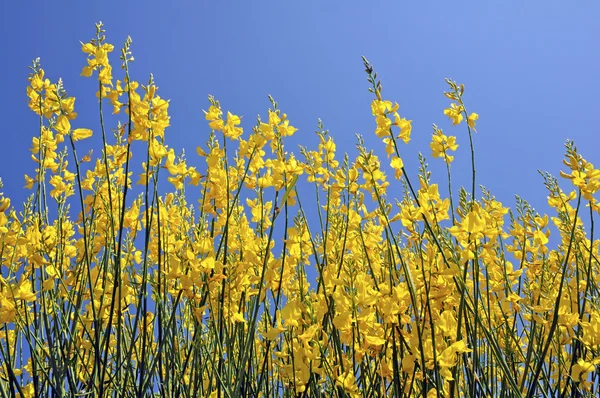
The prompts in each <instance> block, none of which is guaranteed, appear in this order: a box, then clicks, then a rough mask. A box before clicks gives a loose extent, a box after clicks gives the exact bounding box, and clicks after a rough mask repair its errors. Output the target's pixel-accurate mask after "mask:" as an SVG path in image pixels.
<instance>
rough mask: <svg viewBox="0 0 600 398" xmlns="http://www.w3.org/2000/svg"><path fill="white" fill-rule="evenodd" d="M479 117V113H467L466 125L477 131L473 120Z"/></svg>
mask: <svg viewBox="0 0 600 398" xmlns="http://www.w3.org/2000/svg"><path fill="white" fill-rule="evenodd" d="M477 119H479V115H478V114H476V113H475V112H473V113H471V114H470V115H469V117H467V125H468V126H469V127H471V128H472V129H473V131H477V130H475V120H477Z"/></svg>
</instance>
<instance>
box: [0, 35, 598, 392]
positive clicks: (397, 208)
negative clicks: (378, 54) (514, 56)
mask: <svg viewBox="0 0 600 398" xmlns="http://www.w3.org/2000/svg"><path fill="white" fill-rule="evenodd" d="M82 50H83V52H84V53H85V54H86V56H87V60H86V62H85V66H84V67H83V70H82V72H81V75H82V76H84V77H88V78H91V79H96V80H97V92H96V96H97V98H98V112H99V116H100V123H99V126H98V127H96V128H94V129H90V128H88V126H79V124H78V122H77V114H76V112H75V107H74V105H75V98H73V97H69V95H68V94H67V89H66V88H65V87H64V85H63V83H62V81H60V80H59V81H57V82H51V81H50V80H49V79H48V78H46V77H45V73H44V70H43V69H42V67H41V65H40V62H39V61H38V60H36V61H34V62H33V65H32V66H31V73H30V75H29V86H28V87H27V96H28V98H29V107H30V108H31V110H32V111H33V113H35V114H36V115H37V117H38V118H39V131H38V132H37V134H36V136H35V137H34V138H33V140H32V147H31V153H32V154H31V157H32V160H33V162H35V171H34V172H30V173H29V174H30V175H26V176H25V182H26V188H27V189H29V190H31V192H32V193H31V196H30V197H29V199H28V200H27V201H26V202H25V203H24V204H23V207H22V211H19V212H18V213H17V211H16V210H15V209H14V207H12V206H11V202H10V199H9V197H7V196H4V194H2V196H1V197H0V242H1V260H2V274H1V278H0V282H1V283H0V321H1V328H0V394H1V395H2V396H3V397H34V396H48V397H50V396H52V397H64V396H99V397H104V396H114V397H116V396H126V397H142V396H144V397H146V396H153V395H157V396H172V397H176V396H177V397H320V396H335V397H384V396H386V397H387V396H390V397H427V398H432V397H527V398H531V397H540V396H546V397H549V396H550V397H559V396H560V397H563V396H570V397H596V396H598V394H600V384H599V376H600V375H599V373H598V371H597V368H598V364H599V363H600V308H599V303H600V301H599V290H598V289H599V280H598V271H599V269H598V267H599V260H598V245H599V241H598V240H597V239H596V240H595V239H594V234H593V231H594V229H593V227H594V222H595V219H594V216H595V214H597V213H598V212H599V211H600V210H599V206H598V202H597V199H596V197H595V195H596V193H597V191H598V190H599V189H600V170H598V169H596V168H594V166H593V165H592V164H591V163H589V162H587V161H586V160H585V159H584V158H583V157H582V156H581V155H580V154H579V152H578V151H577V148H576V147H575V145H574V143H573V142H570V141H567V143H566V152H565V153H566V154H565V159H564V165H565V167H566V169H565V171H563V172H561V177H562V178H563V179H564V180H566V181H564V183H565V184H566V186H567V188H566V190H563V188H561V187H560V186H559V182H558V179H557V178H555V177H553V176H551V175H549V174H543V175H542V176H543V180H544V183H545V185H546V188H547V190H548V204H549V205H550V206H551V208H552V209H553V211H554V215H552V216H547V215H540V214H538V213H536V212H535V211H534V210H533V209H532V207H531V206H530V205H529V204H528V203H527V202H526V201H524V200H522V199H520V198H517V202H516V206H515V208H514V209H512V210H510V209H508V208H506V207H504V206H503V205H502V204H501V203H499V202H498V201H497V200H495V198H494V196H492V194H491V193H490V192H489V191H488V190H486V189H485V188H483V187H481V188H478V187H477V186H476V178H475V177H476V168H475V151H474V149H473V132H475V128H476V123H477V120H478V115H477V113H474V112H471V113H469V112H468V111H467V105H466V104H465V102H464V92H465V87H464V85H462V84H458V83H456V82H454V81H452V80H447V81H446V82H447V84H448V91H447V92H445V93H444V95H445V96H446V97H447V99H448V101H449V105H448V108H447V109H445V110H444V114H445V115H446V116H447V117H448V118H449V119H450V120H451V121H452V124H453V125H455V126H457V131H460V130H459V128H460V129H462V131H463V134H462V138H457V137H456V136H453V135H448V134H447V133H445V132H443V131H442V130H441V129H440V128H439V127H437V126H435V125H434V126H433V134H432V137H431V144H430V147H431V148H430V149H431V155H432V156H433V157H434V158H438V159H439V161H440V162H443V163H445V166H446V170H447V175H446V176H442V178H441V180H442V181H444V180H445V183H444V184H447V188H448V190H447V191H448V192H449V195H448V197H443V196H442V195H440V188H439V186H438V184H437V183H434V182H433V180H432V176H431V173H430V172H429V171H428V169H427V163H426V160H425V158H424V157H420V164H421V167H420V169H419V170H416V171H415V170H407V168H406V167H405V165H404V163H403V160H402V156H401V153H403V151H404V150H403V149H401V147H402V146H403V145H405V144H408V143H409V141H410V138H411V121H410V120H407V119H406V118H404V117H402V116H400V114H399V106H398V104H396V103H393V102H392V101H390V100H388V99H385V97H384V96H383V92H382V85H381V82H380V81H379V80H378V77H377V74H376V73H375V71H374V68H373V66H372V65H371V64H370V63H369V62H368V61H367V59H365V58H363V62H364V66H365V70H366V74H367V77H368V82H369V85H370V89H369V90H370V92H371V93H372V95H373V100H372V103H371V113H372V115H373V117H374V120H375V131H374V134H375V135H377V137H379V138H380V139H381V140H382V142H383V144H384V147H385V154H384V155H383V156H378V155H376V154H375V153H374V152H373V151H372V150H369V149H368V148H366V146H365V144H364V141H363V139H362V137H360V136H357V155H356V157H355V158H354V159H351V158H349V156H348V155H346V156H344V157H342V158H340V157H339V156H338V155H337V154H336V144H335V141H334V139H333V137H332V136H330V135H329V133H328V131H327V130H325V129H324V126H323V124H322V123H321V122H319V125H318V131H317V133H316V134H317V135H318V139H319V144H318V147H317V148H316V149H310V148H304V147H301V148H300V150H299V151H298V152H297V154H294V153H293V152H288V151H287V150H286V149H285V140H286V137H289V136H292V135H293V134H294V133H295V131H296V128H294V127H293V125H292V124H291V122H290V120H289V119H288V116H287V115H286V114H285V113H283V112H282V111H281V110H280V109H279V107H278V104H277V102H276V101H275V100H274V99H273V98H271V97H269V99H270V101H271V109H269V110H268V116H267V117H265V118H264V119H260V118H259V119H258V120H257V122H256V124H255V125H254V126H253V127H252V128H251V129H250V130H249V131H248V130H246V131H244V128H243V127H242V125H241V119H240V117H239V116H237V115H235V114H233V113H231V112H230V111H225V110H224V109H223V107H222V106H221V104H220V103H219V101H218V100H216V99H215V98H213V97H209V98H208V100H209V102H208V103H207V104H206V108H207V110H206V111H205V112H204V115H205V119H206V122H207V126H206V129H207V131H210V132H211V133H210V136H209V139H208V141H207V142H206V143H204V144H202V145H200V146H198V148H197V150H196V152H197V155H198V156H199V158H200V159H201V160H202V164H205V167H203V168H199V169H196V167H191V166H188V165H187V161H186V157H185V156H184V155H177V154H176V153H175V151H174V150H173V149H172V148H169V147H168V145H167V144H166V136H165V132H166V129H167V127H169V101H167V100H165V99H164V98H161V97H160V96H159V94H158V91H157V87H156V85H155V82H154V79H153V78H152V77H151V78H150V79H149V81H148V82H147V84H145V85H144V84H141V83H139V82H138V81H136V80H134V79H133V78H132V76H131V75H130V64H131V62H132V61H133V56H132V52H131V40H130V39H129V38H128V39H127V40H126V42H125V44H124V45H123V47H122V48H121V49H120V57H119V60H120V66H121V68H122V71H121V72H119V74H120V75H121V78H120V79H117V80H115V78H114V77H113V68H112V64H111V63H110V61H109V58H111V56H112V55H113V54H114V53H115V52H116V51H115V47H114V46H113V45H111V44H109V43H108V42H107V41H106V37H105V32H104V30H103V28H102V24H101V23H99V24H97V25H96V34H95V36H94V38H93V39H91V40H90V41H89V42H87V43H82ZM107 106H108V108H107ZM107 112H112V113H113V114H115V115H116V116H114V117H116V118H120V121H119V122H118V123H116V124H115V125H112V124H109V122H108V120H109V119H108V118H106V122H105V113H107ZM92 139H95V140H97V143H96V144H97V146H98V147H101V153H100V155H99V156H98V157H97V158H96V159H93V158H92V153H91V152H89V153H87V154H85V155H83V152H84V150H83V149H82V148H85V147H83V146H82V145H85V144H86V142H80V141H82V140H90V141H87V142H91V140H92ZM459 142H460V145H465V146H468V147H469V148H470V154H471V166H472V168H471V173H472V176H471V181H472V184H471V185H470V186H468V187H461V188H459V189H458V190H457V191H454V190H453V187H452V179H451V176H452V173H451V164H452V161H453V159H454V158H453V155H452V154H453V153H454V151H455V150H456V149H457V147H458V145H459ZM194 156H196V155H194ZM134 159H138V161H137V162H135V161H134ZM389 171H391V173H390V175H389V176H388V175H387V173H386V172H389ZM134 172H135V174H136V175H135V176H134ZM165 180H166V181H165ZM159 183H160V188H159ZM165 183H166V187H165ZM392 184H394V186H397V187H400V188H401V189H399V190H396V191H397V192H401V193H402V194H401V196H400V197H397V198H396V197H392V196H391V195H389V194H388V192H390V189H389V188H390V186H391V185H392ZM300 185H302V186H307V185H308V186H312V188H313V189H314V192H315V193H316V203H317V205H318V207H317V210H316V211H315V210H314V209H312V210H310V211H309V210H308V209H307V208H305V207H303V201H304V203H305V205H306V203H308V202H307V201H308V200H309V199H305V198H304V197H303V195H304V194H307V193H308V192H312V191H311V190H310V189H308V190H307V189H304V188H303V189H301V190H300V189H299V186H300ZM186 190H187V191H189V192H190V194H187V195H186ZM444 190H445V188H444ZM453 192H455V194H454V195H453ZM456 193H457V194H456ZM191 194H194V195H196V196H197V197H198V198H199V200H198V202H197V203H190V202H188V199H189V198H190V197H191V196H190V195H191ZM301 194H302V195H301ZM308 195H312V194H308ZM313 199H314V198H313ZM311 217H314V218H316V219H314V220H313V219H310V218H311ZM551 225H552V226H553V229H552V230H553V231H555V232H553V233H555V234H556V236H555V237H553V241H556V247H555V248H551V247H549V237H550V233H551Z"/></svg>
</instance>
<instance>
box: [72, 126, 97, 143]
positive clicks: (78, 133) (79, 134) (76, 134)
mask: <svg viewBox="0 0 600 398" xmlns="http://www.w3.org/2000/svg"><path fill="white" fill-rule="evenodd" d="M92 134H93V133H92V130H90V129H75V130H73V141H80V140H84V139H86V138H89V137H91V136H92Z"/></svg>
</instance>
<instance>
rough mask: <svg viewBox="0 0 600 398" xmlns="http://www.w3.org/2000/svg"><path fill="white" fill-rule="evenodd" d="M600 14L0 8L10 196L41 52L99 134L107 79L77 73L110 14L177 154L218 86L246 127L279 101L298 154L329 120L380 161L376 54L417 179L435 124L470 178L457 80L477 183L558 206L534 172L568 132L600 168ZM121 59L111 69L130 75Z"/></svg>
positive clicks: (479, 5) (463, 177)
mask: <svg viewBox="0 0 600 398" xmlns="http://www.w3.org/2000/svg"><path fill="white" fill-rule="evenodd" d="M599 17H600V3H598V2H597V1H591V0H588V1H583V0H582V1H571V2H564V1H527V2H522V1H459V2H442V1H421V2H416V1H413V2H403V1H393V2H392V1H390V2H357V1H354V2H353V1H343V2H342V1H308V0H305V1H295V2H291V1H281V2H275V1H268V2H267V1H252V2H242V1H237V2H233V1H223V2H215V1H213V2H204V1H170V2H169V1H144V2H141V1H137V2H134V1H96V2H88V1H81V2H79V1H78V2H75V1H72V2H67V1H64V2H63V1H58V2H41V1H40V2H33V1H32V2H24V1H4V2H2V5H0V41H1V42H2V62H1V63H0V76H2V88H3V90H2V100H1V101H2V113H3V115H4V117H3V120H4V122H3V123H2V127H1V128H2V133H1V134H2V141H1V144H0V176H1V177H2V179H3V181H4V184H5V187H4V192H5V194H7V195H8V196H10V197H11V198H12V199H13V204H15V205H17V204H18V203H19V202H20V201H22V200H23V199H24V198H25V197H26V195H28V194H29V191H25V190H23V189H22V187H23V185H24V178H23V174H24V173H28V174H30V175H31V174H32V173H33V170H34V168H35V165H34V163H33V162H32V161H31V159H30V153H29V147H30V146H31V138H32V136H34V135H37V134H38V127H37V123H38V120H37V117H36V116H35V115H34V114H33V113H32V112H30V111H29V109H28V108H27V97H26V93H25V88H26V86H27V74H28V72H29V70H28V68H27V67H28V66H29V65H30V63H31V60H33V59H34V58H36V57H40V58H41V62H42V66H43V68H44V69H45V70H46V75H47V77H49V78H50V79H51V80H52V81H55V80H57V79H58V77H62V78H63V79H64V82H65V86H66V89H67V91H68V92H69V94H70V95H72V96H75V97H76V98H77V101H76V104H75V106H76V108H75V110H76V111H77V112H78V113H79V114H80V117H79V118H78V121H77V122H76V123H75V126H74V127H90V128H92V129H94V130H95V131H96V132H97V131H98V122H97V120H98V116H97V105H96V100H95V97H94V92H95V90H96V86H95V83H94V82H93V81H92V80H91V79H85V78H83V77H79V74H80V72H81V68H82V67H83V66H84V64H85V55H84V54H83V53H82V52H81V50H80V45H79V41H80V40H81V41H84V42H85V41H89V39H90V38H92V37H93V35H94V33H95V29H94V22H97V21H100V20H101V21H103V22H104V25H105V29H106V30H107V38H108V41H109V42H110V43H113V44H115V47H116V48H117V49H118V48H119V47H120V46H121V45H122V43H123V42H124V40H125V38H126V37H127V35H130V36H131V37H132V39H133V46H132V51H133V54H134V56H135V62H134V63H133V64H132V75H133V77H134V79H136V80H138V81H140V82H142V83H145V82H146V81H147V78H148V76H149V74H150V73H153V74H154V77H155V80H156V82H157V85H158V86H159V87H160V90H159V94H160V95H161V96H162V97H164V98H170V99H171V108H170V113H171V124H172V126H171V127H170V128H169V129H168V130H167V143H168V144H169V145H170V146H171V147H173V148H175V149H176V150H177V151H179V150H180V149H181V148H186V149H187V153H188V158H189V159H192V158H195V155H194V153H195V148H196V146H198V145H200V144H203V143H204V142H205V141H206V137H207V135H208V133H209V130H208V126H207V124H206V122H205V120H204V115H203V113H202V109H208V101H207V99H206V98H207V95H208V94H213V95H214V96H215V97H216V98H217V99H219V100H220V101H221V104H222V106H223V108H224V109H225V111H227V110H231V111H232V112H234V113H236V114H241V115H243V116H244V119H243V122H244V127H245V128H247V129H250V128H251V126H252V125H253V124H254V123H255V120H256V115H257V114H259V113H260V114H261V115H263V117H265V115H266V114H267V109H268V108H269V106H270V104H269V101H268V98H267V95H268V94H271V95H273V96H274V98H275V99H276V100H277V101H278V102H279V104H280V108H281V109H282V110H283V111H284V112H286V113H287V114H288V116H289V118H290V120H291V123H292V124H293V125H294V126H296V127H297V128H299V131H298V132H297V133H296V136H295V137H293V139H292V140H290V141H288V143H287V149H288V150H291V149H293V148H295V145H296V144H299V143H302V144H306V145H309V146H312V147H316V144H317V140H316V139H315V135H314V133H313V131H314V130H315V129H316V123H317V119H318V118H321V119H322V120H323V122H324V123H325V127H326V128H328V129H329V130H330V132H331V134H332V135H333V136H334V138H335V139H336V141H337V144H338V151H339V152H340V156H341V154H342V153H343V152H350V153H352V154H354V153H355V149H354V147H355V138H354V134H355V133H360V134H362V135H364V136H365V138H366V141H367V144H368V145H369V146H370V147H371V148H373V149H375V151H376V152H377V153H379V154H380V155H381V156H384V155H383V154H384V147H383V144H382V143H380V141H379V140H378V139H377V138H376V137H375V135H374V133H373V131H374V127H375V122H374V120H373V117H372V116H371V114H370V106H369V104H370V101H371V100H372V94H370V93H369V92H368V91H367V87H368V83H367V81H366V75H365V73H364V71H363V69H364V68H363V66H362V62H361V58H360V56H361V55H365V56H366V57H367V58H368V59H369V60H370V61H371V63H372V64H373V65H374V66H375V69H376V71H377V72H378V73H379V76H380V77H381V78H382V80H383V87H384V97H385V98H386V99H390V100H393V101H397V102H398V103H399V104H400V113H401V115H402V116H404V117H406V118H408V119H412V120H413V134H412V135H413V141H412V142H411V143H410V145H409V146H403V147H402V151H403V153H402V155H403V158H404V162H405V164H406V165H407V167H408V170H409V173H410V174H411V176H412V177H413V180H414V181H416V169H417V153H418V152H419V151H421V152H423V153H424V154H425V155H427V156H428V157H429V163H430V165H431V166H432V170H433V171H434V173H435V174H434V180H436V181H438V182H440V183H444V181H445V173H444V172H443V167H442V166H443V165H442V163H441V161H440V160H438V159H433V158H431V157H430V156H429V155H430V149H429V145H428V144H429V141H430V138H431V132H432V129H431V124H432V123H436V124H438V126H440V127H442V128H443V129H444V131H445V132H446V133H447V134H452V135H457V136H458V143H459V144H460V147H459V150H458V153H457V154H456V160H455V163H454V164H453V167H454V173H455V178H456V180H455V184H468V181H469V176H470V163H469V162H470V160H469V151H468V138H467V135H466V134H467V133H466V129H465V128H464V127H461V128H451V127H450V123H449V121H448V120H447V118H446V117H445V116H444V115H443V109H444V108H445V107H447V106H448V103H449V100H448V99H446V98H445V97H444V96H443V94H442V92H443V91H444V90H446V89H447V86H446V83H445V82H444V78H445V77H450V78H452V79H454V80H456V81H457V82H459V83H464V84H465V85H466V94H465V101H466V104H467V106H468V110H469V112H477V113H478V114H479V115H480V119H479V121H478V126H477V129H478V131H479V133H478V134H477V135H476V136H475V146H476V156H477V167H478V183H481V184H484V185H486V186H487V187H488V188H490V189H491V190H492V192H493V193H494V194H495V195H496V197H497V198H498V199H499V200H501V201H502V202H503V203H504V204H505V205H509V206H510V207H514V195H515V194H519V195H520V196H522V197H523V198H525V199H527V200H529V201H530V203H531V204H532V205H534V206H535V207H536V208H537V209H538V210H541V211H546V209H547V207H546V192H545V188H544V187H543V184H542V179H541V177H540V176H539V175H538V173H537V170H538V169H541V170H547V171H549V172H551V173H552V174H554V175H558V172H559V170H560V168H561V166H562V165H561V159H562V156H563V152H564V146H563V144H564V142H565V140H566V139H567V138H569V139H574V140H575V142H576V144H577V146H578V147H579V148H580V151H581V152H582V153H583V155H584V156H585V157H586V158H587V159H588V160H589V161H591V162H593V163H595V164H599V163H600V155H599V153H598V144H599V143H600V138H598V137H599V133H600V132H599V131H598V115H600V96H599V95H598V93H600V77H599V69H598V65H599V64H600V51H599V50H600V49H599V46H598V38H600V24H598V18H599ZM115 54H118V53H115ZM117 57H118V55H115V57H114V58H113V65H114V66H115V72H114V74H115V76H121V75H119V71H118V70H117V69H118V65H119V62H118V59H117ZM98 142H99V141H98ZM94 154H95V155H99V150H97V151H95V153H94ZM194 162H196V163H197V164H199V161H198V160H197V159H195V160H194V161H193V162H191V163H194ZM390 177H391V175H390ZM164 182H165V184H168V183H167V182H166V181H164ZM444 184H445V183H444ZM455 186H456V185H455ZM564 186H567V185H566V184H565V185H564ZM398 187H399V185H398ZM442 192H445V190H442ZM398 194H400V192H399V189H398Z"/></svg>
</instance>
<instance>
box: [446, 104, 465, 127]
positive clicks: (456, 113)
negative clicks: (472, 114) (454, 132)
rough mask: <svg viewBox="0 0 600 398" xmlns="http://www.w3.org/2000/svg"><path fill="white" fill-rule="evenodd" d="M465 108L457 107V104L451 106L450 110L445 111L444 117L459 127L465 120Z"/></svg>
mask: <svg viewBox="0 0 600 398" xmlns="http://www.w3.org/2000/svg"><path fill="white" fill-rule="evenodd" d="M462 112H463V107H462V106H457V105H456V104H455V103H452V104H450V108H447V109H444V115H446V116H448V118H450V120H452V124H453V125H457V124H459V123H460V122H462V120H463V115H462Z"/></svg>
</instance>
